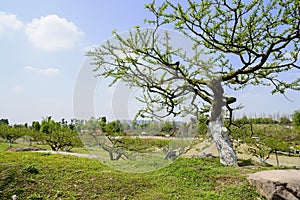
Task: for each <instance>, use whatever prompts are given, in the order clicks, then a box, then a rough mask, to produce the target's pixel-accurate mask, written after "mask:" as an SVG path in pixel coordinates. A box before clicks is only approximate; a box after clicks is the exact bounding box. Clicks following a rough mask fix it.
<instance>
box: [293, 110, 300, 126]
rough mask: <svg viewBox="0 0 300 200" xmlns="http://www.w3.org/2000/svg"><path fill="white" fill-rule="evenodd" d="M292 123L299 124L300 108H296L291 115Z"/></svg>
mask: <svg viewBox="0 0 300 200" xmlns="http://www.w3.org/2000/svg"><path fill="white" fill-rule="evenodd" d="M292 120H293V125H294V126H300V110H296V111H295V112H294V113H293V115H292Z"/></svg>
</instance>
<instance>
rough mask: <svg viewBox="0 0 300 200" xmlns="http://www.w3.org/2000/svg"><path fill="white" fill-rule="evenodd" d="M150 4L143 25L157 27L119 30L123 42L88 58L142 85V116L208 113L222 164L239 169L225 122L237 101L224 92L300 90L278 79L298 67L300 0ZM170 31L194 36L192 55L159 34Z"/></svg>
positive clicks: (104, 71) (103, 72) (105, 71)
mask: <svg viewBox="0 0 300 200" xmlns="http://www.w3.org/2000/svg"><path fill="white" fill-rule="evenodd" d="M145 7H146V9H148V10H149V11H150V12H151V13H153V15H154V17H153V19H146V20H145V22H146V23H148V24H150V25H151V26H153V29H143V30H142V29H140V28H139V27H136V29H135V30H134V31H130V32H129V36H128V37H127V36H126V37H122V36H121V35H120V34H118V33H116V32H114V35H115V39H116V40H117V42H115V43H112V42H110V41H108V42H107V43H105V44H104V45H102V46H100V47H99V48H95V49H94V50H92V51H90V52H88V53H87V55H88V56H91V57H92V58H93V59H94V63H93V64H94V65H95V66H96V68H95V71H97V74H98V75H99V76H103V77H112V78H113V79H114V80H113V83H115V82H117V81H123V82H126V83H127V84H128V85H129V86H136V87H140V88H142V89H143V91H144V93H143V95H142V96H141V97H140V98H139V100H140V101H141V102H143V103H145V108H143V109H142V110H141V111H140V112H139V114H140V116H146V115H147V114H148V115H150V116H155V115H157V113H158V112H157V111H159V110H161V109H165V110H166V111H167V114H166V115H165V116H167V115H172V114H173V115H175V116H177V115H179V114H186V113H194V114H195V116H198V115H199V113H205V112H209V113H210V122H209V129H210V132H211V134H212V137H213V140H214V142H215V143H216V145H217V148H218V152H219V155H220V162H221V163H223V164H224V165H235V166H237V158H236V154H235V152H234V150H233V146H232V143H231V141H230V139H229V137H228V135H227V134H226V133H225V130H226V129H224V128H223V121H222V110H223V109H224V107H225V108H226V109H227V110H228V111H229V113H230V123H229V124H231V118H232V112H233V110H234V108H232V105H231V104H232V103H234V102H235V101H236V98H235V97H229V96H226V95H225V94H224V93H225V92H224V88H226V89H233V90H239V89H243V88H245V87H246V86H248V85H254V86H257V85H260V86H270V87H271V88H272V90H271V92H272V94H274V93H280V94H283V95H284V93H285V91H286V90H287V89H293V90H299V89H300V87H299V82H300V79H299V78H298V77H296V79H295V80H291V81H290V80H289V81H287V80H284V79H281V77H282V76H280V74H283V73H285V72H287V71H296V70H299V69H300V67H299V65H298V64H299V63H298V58H299V51H300V47H299V44H300V43H299V38H300V31H299V29H300V9H299V8H300V2H299V0H296V1H285V0H274V1H263V0H253V1H250V2H247V3H243V2H242V1H241V0H238V1H226V0H222V1H221V0H205V1H192V0H188V1H187V2H186V3H184V4H180V3H178V4H173V3H172V2H171V1H164V2H163V3H162V4H160V5H157V4H156V3H155V1H153V2H152V3H150V4H147V5H146V6H145ZM164 27H167V28H170V27H173V28H174V29H175V30H177V31H179V32H180V33H183V34H184V36H185V37H187V38H189V39H191V40H192V41H193V42H194V53H193V54H192V55H191V54H188V53H187V52H186V51H185V49H184V46H182V47H181V48H177V47H176V48H175V47H174V48H173V47H172V46H171V45H170V34H168V32H167V31H166V32H165V33H164V34H163V35H162V36H161V34H159V33H160V32H159V31H158V30H161V29H162V28H164ZM201 55H205V56H206V58H207V57H209V58H207V59H203V57H204V56H201ZM188 101H189V103H187V102H188ZM203 104H204V105H205V106H202V105H203ZM186 105H191V106H190V107H188V108H187V107H186ZM161 117H163V116H161ZM229 130H230V127H229Z"/></svg>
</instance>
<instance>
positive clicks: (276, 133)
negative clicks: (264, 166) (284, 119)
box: [231, 123, 297, 163]
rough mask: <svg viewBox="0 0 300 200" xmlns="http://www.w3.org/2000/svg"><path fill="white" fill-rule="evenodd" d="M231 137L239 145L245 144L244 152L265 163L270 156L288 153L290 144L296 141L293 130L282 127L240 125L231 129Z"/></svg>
mask: <svg viewBox="0 0 300 200" xmlns="http://www.w3.org/2000/svg"><path fill="white" fill-rule="evenodd" d="M231 131H232V133H231V136H232V138H234V139H235V140H236V141H239V144H246V151H247V152H248V153H250V154H251V155H253V156H255V157H257V158H259V160H260V161H261V162H264V163H265V162H266V161H267V160H268V159H269V157H270V154H272V153H275V154H277V153H278V152H287V153H288V152H289V151H290V147H292V146H291V144H292V143H293V141H295V140H296V138H297V136H296V135H297V134H296V135H295V134H294V133H295V132H294V130H293V129H291V128H290V127H288V126H282V125H253V124H249V123H248V124H247V123H246V124H242V125H241V126H235V127H232V129H231Z"/></svg>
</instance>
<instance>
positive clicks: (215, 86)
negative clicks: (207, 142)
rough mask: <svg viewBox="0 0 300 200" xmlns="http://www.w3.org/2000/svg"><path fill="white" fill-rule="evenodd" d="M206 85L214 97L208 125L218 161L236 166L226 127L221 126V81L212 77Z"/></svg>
mask: <svg viewBox="0 0 300 200" xmlns="http://www.w3.org/2000/svg"><path fill="white" fill-rule="evenodd" d="M208 87H209V88H210V89H211V90H212V91H213V94H214V98H213V100H212V102H211V105H212V107H211V117H210V122H209V126H208V127H209V129H210V133H211V134H212V138H213V140H214V142H215V144H216V146H217V149H218V153H219V156H220V162H221V163H222V164H223V165H233V166H238V163H237V157H236V154H235V152H234V149H233V145H232V143H231V141H230V139H229V137H228V135H227V134H226V128H225V127H223V121H222V107H223V106H224V105H225V102H224V98H223V94H224V89H223V87H222V84H221V81H220V80H218V79H212V81H211V82H210V83H209V84H208Z"/></svg>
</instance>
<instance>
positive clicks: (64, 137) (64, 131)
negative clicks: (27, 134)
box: [40, 116, 82, 151]
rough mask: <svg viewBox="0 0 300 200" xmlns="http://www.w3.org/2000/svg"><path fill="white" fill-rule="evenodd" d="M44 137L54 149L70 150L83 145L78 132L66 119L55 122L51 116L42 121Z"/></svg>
mask: <svg viewBox="0 0 300 200" xmlns="http://www.w3.org/2000/svg"><path fill="white" fill-rule="evenodd" d="M40 132H42V133H43V136H42V139H43V141H44V142H45V143H46V144H48V145H49V146H50V147H51V149H52V150H53V151H58V150H64V151H70V150H71V149H72V148H73V147H76V146H78V147H80V146H82V143H81V140H80V138H79V135H78V132H77V131H76V130H72V129H71V128H70V126H69V125H68V124H67V122H66V121H64V120H62V121H61V122H55V121H54V120H53V119H51V116H49V117H46V118H45V119H43V120H42V122H41V128H40Z"/></svg>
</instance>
